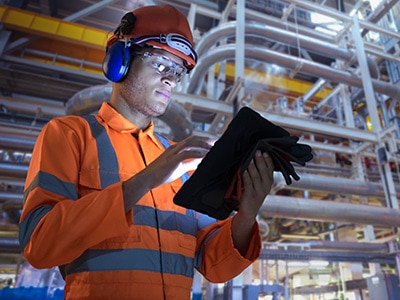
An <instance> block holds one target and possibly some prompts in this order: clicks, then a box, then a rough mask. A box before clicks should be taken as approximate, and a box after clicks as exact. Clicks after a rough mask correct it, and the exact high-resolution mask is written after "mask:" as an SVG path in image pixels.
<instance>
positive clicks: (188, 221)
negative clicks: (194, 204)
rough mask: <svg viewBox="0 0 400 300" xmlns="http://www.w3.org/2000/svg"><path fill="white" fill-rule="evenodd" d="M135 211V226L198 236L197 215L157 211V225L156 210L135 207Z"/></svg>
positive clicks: (141, 206) (140, 206) (139, 206)
mask: <svg viewBox="0 0 400 300" xmlns="http://www.w3.org/2000/svg"><path fill="white" fill-rule="evenodd" d="M133 211H134V217H133V221H134V224H135V225H144V226H150V227H153V228H160V229H163V230H170V231H173V230H177V231H179V232H182V233H184V234H189V235H192V236H194V237H195V236H196V234H197V228H196V219H195V218H196V215H195V214H186V215H183V214H180V213H178V212H175V211H165V210H157V216H158V224H157V221H156V217H155V209H154V208H152V207H148V206H143V205H135V206H134V208H133Z"/></svg>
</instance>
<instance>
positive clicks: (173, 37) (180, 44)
mask: <svg viewBox="0 0 400 300" xmlns="http://www.w3.org/2000/svg"><path fill="white" fill-rule="evenodd" d="M129 42H130V43H131V44H139V45H141V44H145V43H147V42H159V43H163V44H167V45H168V46H169V47H171V48H172V49H175V50H177V51H179V52H181V53H183V54H185V55H187V56H189V57H190V58H192V59H193V60H194V62H197V54H196V52H195V51H194V49H193V48H192V45H191V44H190V42H189V40H188V39H187V38H185V37H184V36H183V35H180V34H178V33H169V34H160V35H147V36H140V37H137V38H133V39H132V38H130V39H129Z"/></svg>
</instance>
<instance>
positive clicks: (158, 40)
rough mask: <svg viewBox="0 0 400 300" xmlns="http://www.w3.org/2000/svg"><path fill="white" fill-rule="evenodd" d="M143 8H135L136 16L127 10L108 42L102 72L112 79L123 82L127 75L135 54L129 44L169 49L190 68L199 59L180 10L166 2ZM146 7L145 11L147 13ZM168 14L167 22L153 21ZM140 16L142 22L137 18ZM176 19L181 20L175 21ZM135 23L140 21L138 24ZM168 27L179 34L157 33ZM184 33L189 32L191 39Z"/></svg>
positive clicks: (166, 29)
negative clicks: (165, 3)
mask: <svg viewBox="0 0 400 300" xmlns="http://www.w3.org/2000/svg"><path fill="white" fill-rule="evenodd" d="M141 9H142V10H141ZM141 9H138V10H137V11H134V12H135V13H136V12H137V15H135V14H134V13H133V12H128V13H126V14H125V15H124V16H123V18H122V19H121V23H120V24H119V26H118V27H117V29H116V30H115V31H114V35H113V36H112V37H111V38H110V39H109V40H108V42H107V48H106V55H105V58H104V61H103V72H104V75H105V76H106V77H107V79H109V80H111V81H112V82H120V81H122V80H123V79H124V78H125V77H126V75H127V74H128V71H129V68H130V65H131V59H132V57H131V56H132V53H131V51H130V47H131V46H132V45H145V44H146V45H148V46H152V47H156V48H160V49H163V50H166V51H168V52H170V53H172V54H175V55H177V56H178V57H180V58H182V59H183V61H184V64H185V66H186V67H187V69H188V70H191V69H193V67H194V66H195V65H196V62H197V54H196V52H195V51H194V49H193V46H192V42H191V41H190V40H189V39H188V38H190V39H192V36H191V32H190V28H189V27H188V24H187V21H186V17H184V16H183V15H182V14H180V13H178V11H177V10H176V9H175V8H173V7H171V6H166V5H165V6H158V7H157V6H153V7H151V6H150V7H143V8H141ZM144 10H146V15H145V13H144V12H145V11H144ZM150 12H151V15H150ZM157 14H159V15H157ZM166 15H169V17H168V20H167V22H168V23H167V24H165V23H164V24H163V23H162V22H161V20H160V22H154V19H157V20H158V19H159V18H161V19H162V18H166ZM172 17H174V18H173V20H171V19H170V18H172ZM138 18H139V19H140V22H138V21H137V19H138ZM169 20H171V21H169ZM176 20H178V21H179V22H176ZM135 23H137V24H136V25H135ZM159 23H160V24H161V25H162V27H160V25H159ZM134 25H135V26H134ZM168 26H169V27H170V29H171V31H172V30H174V29H173V28H176V29H177V31H178V32H180V33H168V34H166V33H161V34H155V33H157V32H165V31H167V32H168ZM176 26H177V27H176ZM135 31H136V32H135ZM140 33H142V34H140ZM146 33H147V34H146ZM181 33H182V34H185V35H187V36H188V38H186V37H185V36H184V35H182V34H181Z"/></svg>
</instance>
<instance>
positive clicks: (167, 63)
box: [118, 49, 185, 117]
mask: <svg viewBox="0 0 400 300" xmlns="http://www.w3.org/2000/svg"><path fill="white" fill-rule="evenodd" d="M144 52H146V54H144ZM182 67H183V61H182V59H181V58H179V57H178V56H176V55H174V54H171V53H169V52H167V51H164V50H161V49H146V50H144V51H143V52H141V53H139V54H137V55H135V57H134V59H133V61H132V62H131V67H130V70H129V72H128V75H127V77H126V78H125V79H124V80H123V81H122V82H121V83H120V84H118V89H119V93H120V96H121V97H122V98H123V100H124V101H125V102H126V104H127V107H128V108H129V109H130V110H131V112H134V113H139V114H142V115H144V116H146V117H157V116H160V115H162V114H163V113H164V112H165V109H166V108H167V105H168V103H169V101H170V97H171V93H172V90H173V88H175V86H176V84H177V81H178V80H179V79H178V78H177V77H176V76H175V75H176V74H179V72H182V71H183V70H182ZM166 68H170V69H166ZM183 68H184V67H183ZM165 71H169V73H168V74H164V73H165ZM184 71H185V70H184ZM174 73H175V75H174Z"/></svg>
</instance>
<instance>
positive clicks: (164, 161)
mask: <svg viewBox="0 0 400 300" xmlns="http://www.w3.org/2000/svg"><path fill="white" fill-rule="evenodd" d="M213 143H214V141H213V140H211V139H210V138H207V137H200V136H190V137H188V138H186V139H184V140H183V141H181V142H179V143H177V144H174V145H172V146H170V147H168V149H166V150H165V152H164V153H163V154H161V155H160V156H159V157H158V158H157V159H156V160H155V161H153V162H152V163H151V164H149V165H148V166H147V168H146V169H145V170H143V172H144V173H146V174H147V176H148V177H149V178H151V182H149V188H150V189H152V188H155V187H157V186H159V185H161V184H165V183H169V182H171V181H174V180H176V179H178V178H179V177H181V176H182V175H183V174H184V173H186V172H188V171H192V170H195V169H196V168H197V166H198V165H199V163H200V162H201V160H202V159H203V157H204V156H205V155H206V154H207V153H208V151H209V150H210V149H211V147H212V145H213Z"/></svg>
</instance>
